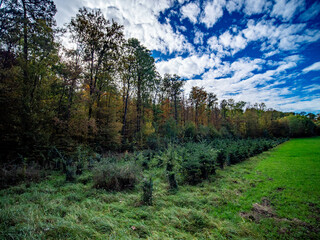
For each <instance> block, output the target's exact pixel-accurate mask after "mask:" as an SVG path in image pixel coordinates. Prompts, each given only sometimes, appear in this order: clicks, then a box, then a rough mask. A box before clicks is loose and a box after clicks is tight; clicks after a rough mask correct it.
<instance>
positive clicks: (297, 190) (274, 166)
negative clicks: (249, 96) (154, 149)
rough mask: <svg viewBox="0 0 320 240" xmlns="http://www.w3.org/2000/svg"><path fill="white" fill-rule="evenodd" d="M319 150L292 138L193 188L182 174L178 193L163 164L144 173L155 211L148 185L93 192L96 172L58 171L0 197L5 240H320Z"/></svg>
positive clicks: (316, 142)
mask: <svg viewBox="0 0 320 240" xmlns="http://www.w3.org/2000/svg"><path fill="white" fill-rule="evenodd" d="M319 146H320V138H319V137H315V138H300V139H292V140H289V141H287V142H284V143H282V144H280V145H278V146H277V147H275V148H273V149H271V150H269V151H265V152H263V153H261V154H258V155H256V156H254V157H251V158H249V159H247V160H245V161H242V162H240V163H237V164H231V165H230V164H224V166H223V169H220V168H216V169H215V174H212V175H210V176H208V178H207V179H205V180H203V181H200V182H197V183H194V184H182V183H181V181H182V180H183V179H184V178H183V175H181V174H183V171H182V173H181V174H180V172H181V171H177V172H176V179H177V182H178V185H179V186H178V189H176V191H170V187H169V184H168V180H167V177H168V176H167V174H166V171H164V169H165V166H164V165H161V164H160V165H159V159H160V158H158V157H156V158H154V159H153V160H151V162H150V164H151V165H152V164H153V161H154V164H155V165H157V164H158V165H159V166H158V167H150V168H149V169H145V170H144V172H143V175H144V176H148V177H151V178H152V179H153V195H152V205H145V204H143V203H142V200H141V199H142V188H143V186H142V185H143V183H142V181H140V182H139V183H138V184H137V185H135V186H134V187H133V188H131V189H128V190H124V191H111V192H110V191H106V190H105V189H103V188H96V187H94V185H95V180H94V175H93V173H92V171H87V170H84V172H83V173H82V175H80V176H78V177H76V179H75V180H74V182H66V176H65V175H63V174H62V173H61V172H57V171H55V172H51V173H50V174H49V175H48V176H47V177H46V179H45V180H43V181H41V182H38V183H22V184H20V185H17V186H13V187H10V188H7V189H4V190H1V191H0V208H1V210H0V232H1V233H0V238H1V239H139V238H141V239H319V238H320V232H319V229H320V224H319V222H320V221H319V220H320V185H319V182H320V174H319V173H320V147H319ZM213 154H214V153H213ZM177 161H178V160H177ZM176 165H177V164H176ZM180 183H181V184H180Z"/></svg>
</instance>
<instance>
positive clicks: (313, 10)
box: [299, 2, 320, 21]
mask: <svg viewBox="0 0 320 240" xmlns="http://www.w3.org/2000/svg"><path fill="white" fill-rule="evenodd" d="M319 12H320V2H315V3H314V4H312V6H311V7H309V8H308V10H307V11H305V12H304V13H303V14H301V15H300V17H299V19H301V20H302V21H308V20H310V19H312V18H314V17H316V16H317V15H318V14H319Z"/></svg>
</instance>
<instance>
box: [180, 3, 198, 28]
mask: <svg viewBox="0 0 320 240" xmlns="http://www.w3.org/2000/svg"><path fill="white" fill-rule="evenodd" d="M181 14H182V19H184V18H188V19H189V20H190V22H192V23H196V22H197V18H198V16H199V14H200V7H199V5H197V4H195V3H189V4H187V5H184V6H183V7H181Z"/></svg>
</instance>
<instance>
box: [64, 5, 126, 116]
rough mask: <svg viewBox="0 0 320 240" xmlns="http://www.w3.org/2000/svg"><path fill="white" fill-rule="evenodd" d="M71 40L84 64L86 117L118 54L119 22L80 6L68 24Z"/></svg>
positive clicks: (90, 111)
mask: <svg viewBox="0 0 320 240" xmlns="http://www.w3.org/2000/svg"><path fill="white" fill-rule="evenodd" d="M68 28H69V30H70V32H71V36H72V38H73V40H74V41H75V42H76V43H77V47H78V49H79V51H80V52H81V53H82V55H81V60H82V62H83V64H84V68H85V76H86V81H85V84H86V85H87V86H88V88H89V100H88V118H89V119H90V118H91V117H92V111H93V105H94V103H95V102H96V101H97V100H98V101H99V100H100V98H99V97H100V96H101V91H102V88H103V86H104V83H105V81H104V80H108V75H106V74H105V73H108V72H109V71H111V70H113V69H114V65H113V64H112V63H114V62H115V60H116V59H118V58H117V56H118V52H119V48H120V45H121V44H122V41H123V32H122V28H123V27H122V26H120V25H118V24H117V23H116V22H112V23H110V22H109V21H107V20H106V19H105V18H104V16H103V14H102V12H101V10H99V9H88V8H81V9H79V13H78V14H77V15H76V17H75V18H73V19H72V20H71V22H70V24H69V25H68Z"/></svg>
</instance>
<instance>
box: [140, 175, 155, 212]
mask: <svg viewBox="0 0 320 240" xmlns="http://www.w3.org/2000/svg"><path fill="white" fill-rule="evenodd" d="M142 190H143V195H142V203H143V204H144V205H149V206H150V205H152V191H153V182H152V178H150V179H149V180H147V179H144V180H143V185H142Z"/></svg>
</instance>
